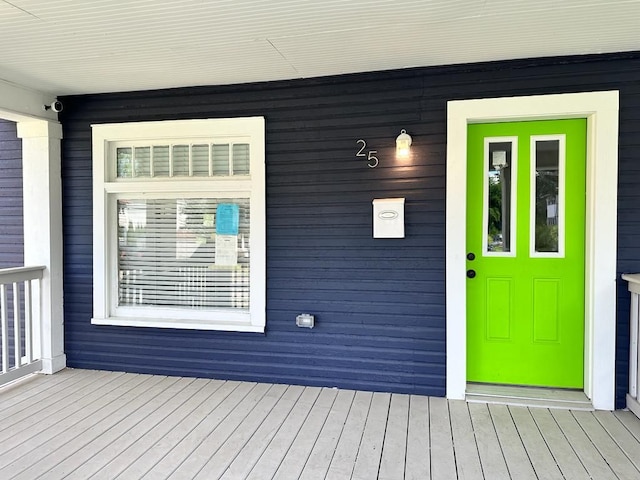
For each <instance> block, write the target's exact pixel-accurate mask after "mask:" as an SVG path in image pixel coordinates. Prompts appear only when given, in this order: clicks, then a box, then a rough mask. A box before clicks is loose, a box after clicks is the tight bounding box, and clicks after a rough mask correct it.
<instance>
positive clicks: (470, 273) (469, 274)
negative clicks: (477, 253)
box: [467, 270, 476, 278]
mask: <svg viewBox="0 0 640 480" xmlns="http://www.w3.org/2000/svg"><path fill="white" fill-rule="evenodd" d="M475 276H476V271H475V270H467V277H469V278H475Z"/></svg>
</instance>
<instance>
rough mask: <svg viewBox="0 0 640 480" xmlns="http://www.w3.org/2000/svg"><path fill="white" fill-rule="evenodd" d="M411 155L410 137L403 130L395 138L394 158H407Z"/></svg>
mask: <svg viewBox="0 0 640 480" xmlns="http://www.w3.org/2000/svg"><path fill="white" fill-rule="evenodd" d="M409 153H411V135H409V134H408V133H407V131H406V130H405V129H404V128H403V129H402V130H400V135H398V138H396V157H398V158H408V157H409Z"/></svg>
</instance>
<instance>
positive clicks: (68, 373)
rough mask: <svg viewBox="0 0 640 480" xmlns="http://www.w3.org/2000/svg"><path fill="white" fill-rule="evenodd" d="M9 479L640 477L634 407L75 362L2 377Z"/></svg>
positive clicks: (0, 407) (0, 423) (0, 429)
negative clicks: (526, 403) (572, 406)
mask: <svg viewBox="0 0 640 480" xmlns="http://www.w3.org/2000/svg"><path fill="white" fill-rule="evenodd" d="M0 439H1V441H0V444H1V445H0V452H2V453H1V454H0V478H1V479H3V480H8V479H14V478H15V479H29V480H32V479H36V478H45V479H48V480H49V479H60V478H69V479H88V478H92V479H94V478H101V479H114V478H118V479H140V478H145V479H163V478H184V479H191V478H203V479H217V478H223V479H284V480H295V479H313V480H315V479H325V478H326V479H361V480H372V479H376V478H378V479H393V480H395V479H416V480H426V479H445V480H452V479H456V478H465V479H472V480H475V479H489V480H498V479H509V478H513V479H536V478H538V479H544V480H551V479H562V478H565V479H587V478H594V479H597V480H606V479H624V480H631V479H640V420H639V419H638V418H636V417H635V416H634V415H633V414H632V413H630V412H626V411H617V412H613V413H612V412H587V411H568V410H548V409H545V408H526V407H507V406H504V405H486V404H479V403H465V402H463V401H447V400H445V399H443V398H431V397H422V396H413V395H398V394H387V393H370V392H355V391H350V390H337V389H331V388H313V387H300V386H288V385H270V384H256V383H246V382H232V381H226V382H225V381H217V380H204V379H192V378H176V377H163V376H152V375H136V374H123V373H114V372H100V371H88V370H71V369H67V370H64V371H62V372H60V373H58V374H55V375H52V376H44V375H38V376H34V377H31V378H29V379H27V380H24V381H22V382H20V383H19V384H15V385H11V386H9V387H5V388H4V389H2V390H0Z"/></svg>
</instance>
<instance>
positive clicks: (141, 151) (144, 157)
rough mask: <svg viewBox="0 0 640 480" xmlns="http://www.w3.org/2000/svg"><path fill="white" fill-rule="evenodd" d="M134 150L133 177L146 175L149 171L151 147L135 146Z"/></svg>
mask: <svg viewBox="0 0 640 480" xmlns="http://www.w3.org/2000/svg"><path fill="white" fill-rule="evenodd" d="M133 152H134V159H133V165H134V175H133V176H134V177H148V176H149V175H150V173H151V169H150V162H151V149H150V148H149V147H136V148H134V150H133Z"/></svg>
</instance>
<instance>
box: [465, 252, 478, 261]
mask: <svg viewBox="0 0 640 480" xmlns="http://www.w3.org/2000/svg"><path fill="white" fill-rule="evenodd" d="M475 259H476V254H475V253H473V252H469V253H467V260H469V261H471V260H475Z"/></svg>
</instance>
